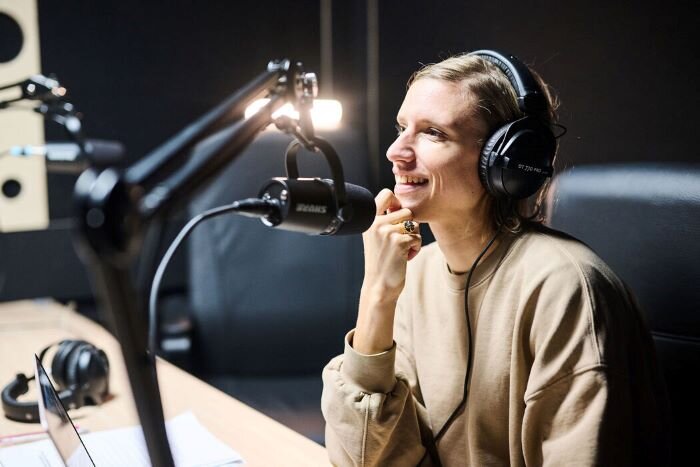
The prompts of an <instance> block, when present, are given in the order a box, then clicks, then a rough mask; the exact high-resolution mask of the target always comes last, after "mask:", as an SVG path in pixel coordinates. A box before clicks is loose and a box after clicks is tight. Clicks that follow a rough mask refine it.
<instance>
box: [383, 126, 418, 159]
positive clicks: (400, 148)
mask: <svg viewBox="0 0 700 467" xmlns="http://www.w3.org/2000/svg"><path fill="white" fill-rule="evenodd" d="M386 158H387V159H389V160H390V161H391V162H394V163H396V162H410V161H412V160H414V159H415V154H414V153H413V148H412V147H411V145H410V144H409V142H408V141H407V139H406V136H405V133H402V134H400V135H399V136H397V137H396V139H395V140H394V142H393V143H392V144H391V146H389V149H387V150H386Z"/></svg>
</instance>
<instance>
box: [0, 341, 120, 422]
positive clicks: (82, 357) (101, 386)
mask: <svg viewBox="0 0 700 467" xmlns="http://www.w3.org/2000/svg"><path fill="white" fill-rule="evenodd" d="M51 347H53V345H50V346H48V347H46V348H45V349H43V350H42V351H41V353H40V354H39V359H40V360H41V361H42V362H43V360H44V355H45V354H46V352H47V351H48V350H49V349H50V348H51ZM51 376H53V379H54V381H55V382H56V385H57V387H56V391H57V392H58V396H59V398H60V399H61V402H62V403H63V406H64V407H65V408H66V409H77V408H78V407H82V406H83V405H97V404H101V403H102V402H103V401H104V399H105V397H106V396H107V394H109V360H108V359H107V355H106V354H105V353H104V351H103V350H101V349H98V348H97V347H95V346H94V345H92V344H90V343H88V342H85V341H82V340H64V341H61V342H59V343H58V348H57V350H56V353H55V355H54V357H53V360H52V361H51ZM32 379H34V376H31V377H29V378H28V377H27V376H26V375H24V374H23V373H19V374H18V375H17V377H16V378H15V379H14V380H13V381H12V382H10V383H9V384H8V385H7V386H5V388H4V389H3V390H2V408H3V410H4V411H5V416H6V417H7V418H10V419H12V420H17V421H20V422H38V421H39V405H38V403H37V402H19V401H18V400H17V398H18V397H19V396H21V395H22V394H25V393H26V392H27V391H28V390H29V385H28V382H29V381H31V380H32Z"/></svg>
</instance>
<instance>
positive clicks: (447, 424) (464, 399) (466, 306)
mask: <svg viewBox="0 0 700 467" xmlns="http://www.w3.org/2000/svg"><path fill="white" fill-rule="evenodd" d="M500 233H501V229H500V227H499V228H498V229H497V230H496V233H495V234H494V235H493V237H491V240H489V242H488V243H487V244H486V246H485V247H484V249H483V250H481V253H479V256H477V257H476V259H475V260H474V263H473V264H472V267H471V269H469V274H468V275H467V284H466V286H465V288H464V314H465V315H466V318H467V334H468V336H469V355H468V356H467V371H466V372H465V374H464V391H463V393H462V400H461V402H460V403H459V405H458V406H457V408H455V410H454V411H453V412H452V414H451V415H450V418H448V419H447V421H446V422H445V424H444V425H443V426H442V428H440V431H439V432H438V434H437V435H435V439H434V442H435V444H437V443H438V441H439V440H440V438H442V436H443V435H444V434H445V432H446V431H447V429H448V428H449V427H450V425H451V424H452V422H454V420H455V419H456V418H457V414H458V413H459V411H460V410H461V409H462V407H463V406H464V405H465V404H466V402H467V385H468V383H469V376H470V374H471V367H472V361H473V356H472V353H473V349H474V345H473V343H472V325H471V319H470V317H469V285H470V284H471V281H472V274H474V270H475V269H476V268H477V266H478V265H479V262H480V261H481V258H482V257H483V256H484V255H485V254H486V252H487V251H489V249H490V248H491V246H492V245H493V243H494V242H495V241H496V239H497V238H498V235H499V234H500Z"/></svg>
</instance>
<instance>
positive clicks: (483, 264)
mask: <svg viewBox="0 0 700 467" xmlns="http://www.w3.org/2000/svg"><path fill="white" fill-rule="evenodd" d="M517 237H518V235H514V234H512V233H510V232H502V233H500V234H499V235H498V238H497V239H496V243H495V245H492V246H491V249H492V250H491V253H490V254H488V255H487V256H486V257H485V258H482V259H481V261H479V264H478V265H477V266H476V269H475V270H474V274H473V275H472V280H471V283H470V284H469V288H470V289H472V288H474V287H476V286H477V285H479V284H481V283H482V282H484V281H485V280H486V279H488V278H489V277H491V275H493V273H494V272H495V271H496V269H497V268H498V266H499V265H500V264H501V263H502V262H503V260H504V259H505V256H506V254H507V253H508V250H509V249H510V246H511V245H512V244H513V242H514V241H515V239H516V238H517ZM494 248H495V249H494ZM442 261H443V266H442V269H443V273H444V276H445V280H446V281H447V284H448V286H449V287H450V288H451V289H453V290H457V291H464V288H465V287H466V285H467V276H469V271H466V272H463V273H459V274H457V273H454V272H452V271H451V270H450V266H449V265H448V264H447V260H446V259H445V257H444V256H443V258H442Z"/></svg>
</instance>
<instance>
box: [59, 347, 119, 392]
mask: <svg viewBox="0 0 700 467" xmlns="http://www.w3.org/2000/svg"><path fill="white" fill-rule="evenodd" d="M67 363H68V369H67V373H68V381H69V382H70V383H71V385H72V386H71V387H72V389H73V391H75V392H76V396H77V397H76V399H77V400H78V403H79V404H80V405H90V404H100V403H102V401H103V399H104V397H105V396H106V395H107V393H108V392H109V361H108V360H107V354H105V353H104V351H102V350H101V349H98V348H97V347H95V346H94V345H92V344H89V343H87V342H85V343H84V344H83V345H81V346H80V347H79V348H78V349H77V350H76V351H75V357H71V359H70V360H69V361H68V362H67Z"/></svg>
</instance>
